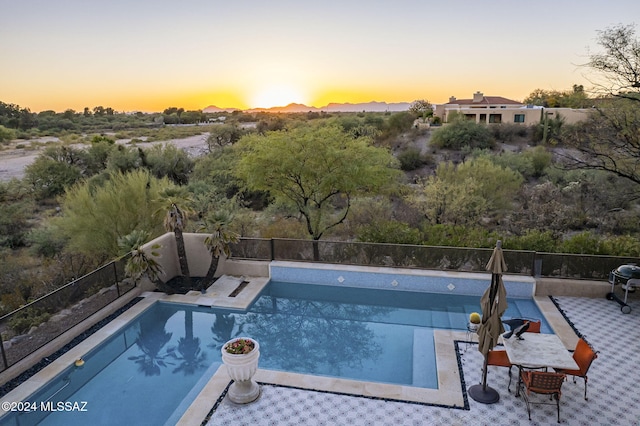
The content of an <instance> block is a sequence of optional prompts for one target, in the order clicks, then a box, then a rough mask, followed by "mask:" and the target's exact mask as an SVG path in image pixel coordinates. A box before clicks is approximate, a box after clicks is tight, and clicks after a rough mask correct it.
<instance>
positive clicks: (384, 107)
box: [202, 101, 411, 113]
mask: <svg viewBox="0 0 640 426" xmlns="http://www.w3.org/2000/svg"><path fill="white" fill-rule="evenodd" d="M410 106H411V103H409V102H396V103H387V102H375V101H373V102H365V103H357V104H352V103H343V104H340V103H330V104H328V105H326V106H323V107H320V108H316V107H312V106H307V105H304V104H296V103H292V104H289V105H287V106H282V107H271V108H252V109H247V110H243V111H244V112H249V113H252V112H274V113H278V112H280V113H294V112H362V111H366V112H387V111H389V112H399V111H407V110H409V107H410ZM233 111H238V108H219V107H217V106H215V105H209V106H208V107H206V108H204V109H203V110H202V112H233Z"/></svg>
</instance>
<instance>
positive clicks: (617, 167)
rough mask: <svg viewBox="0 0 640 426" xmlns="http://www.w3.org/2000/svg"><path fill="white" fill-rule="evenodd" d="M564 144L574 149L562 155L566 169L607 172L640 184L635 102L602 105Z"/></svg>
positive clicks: (639, 122)
mask: <svg viewBox="0 0 640 426" xmlns="http://www.w3.org/2000/svg"><path fill="white" fill-rule="evenodd" d="M562 140H563V141H564V142H565V143H566V144H567V145H568V146H569V147H570V148H572V149H571V150H562V151H559V154H558V155H559V156H560V157H561V158H562V164H563V166H564V167H565V168H568V169H592V170H605V171H608V172H611V173H614V174H616V175H618V176H621V177H623V178H626V179H629V180H630V181H632V182H635V183H637V184H640V169H639V168H638V167H637V162H638V159H640V108H638V104H637V103H636V102H635V101H632V100H629V99H618V100H610V101H609V102H607V103H606V104H601V105H600V106H599V107H598V108H597V109H595V110H594V112H593V113H592V114H591V115H590V116H589V118H588V120H586V121H585V122H582V123H580V124H579V125H575V126H572V127H571V128H570V129H568V130H567V132H565V134H564V135H563V138H562Z"/></svg>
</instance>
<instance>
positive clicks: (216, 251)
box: [201, 211, 239, 291]
mask: <svg viewBox="0 0 640 426" xmlns="http://www.w3.org/2000/svg"><path fill="white" fill-rule="evenodd" d="M230 222H231V216H230V215H229V214H227V213H226V212H223V211H220V212H216V213H214V214H212V215H209V216H207V217H206V218H205V223H204V224H203V226H202V228H201V232H202V231H206V232H211V234H210V235H209V236H208V237H207V238H205V240H204V245H205V246H206V247H207V250H209V253H211V263H210V264H209V270H208V271H207V275H206V277H205V279H204V280H203V283H202V290H203V291H204V289H206V288H207V286H209V285H210V284H211V283H212V282H213V278H214V275H215V273H216V270H217V269H218V261H219V259H220V256H221V255H223V254H224V255H225V257H229V256H231V243H237V242H238V241H239V235H238V234H236V233H235V232H233V231H231V230H230V229H229V223H230Z"/></svg>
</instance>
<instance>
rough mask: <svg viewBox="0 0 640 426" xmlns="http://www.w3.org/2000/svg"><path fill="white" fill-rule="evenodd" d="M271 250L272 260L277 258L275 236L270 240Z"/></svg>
mask: <svg viewBox="0 0 640 426" xmlns="http://www.w3.org/2000/svg"><path fill="white" fill-rule="evenodd" d="M269 251H270V252H271V253H270V254H271V260H272V261H273V260H276V246H275V242H274V240H273V238H271V239H270V240H269Z"/></svg>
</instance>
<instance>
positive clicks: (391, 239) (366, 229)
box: [356, 220, 422, 244]
mask: <svg viewBox="0 0 640 426" xmlns="http://www.w3.org/2000/svg"><path fill="white" fill-rule="evenodd" d="M356 239H357V240H358V241H363V242H368V243H389V244H420V243H421V242H422V233H421V232H420V230H419V229H416V228H412V227H410V226H409V224H407V223H403V222H397V221H395V220H383V221H377V222H374V223H370V224H367V225H362V226H360V227H359V228H358V229H357V235H356Z"/></svg>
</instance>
